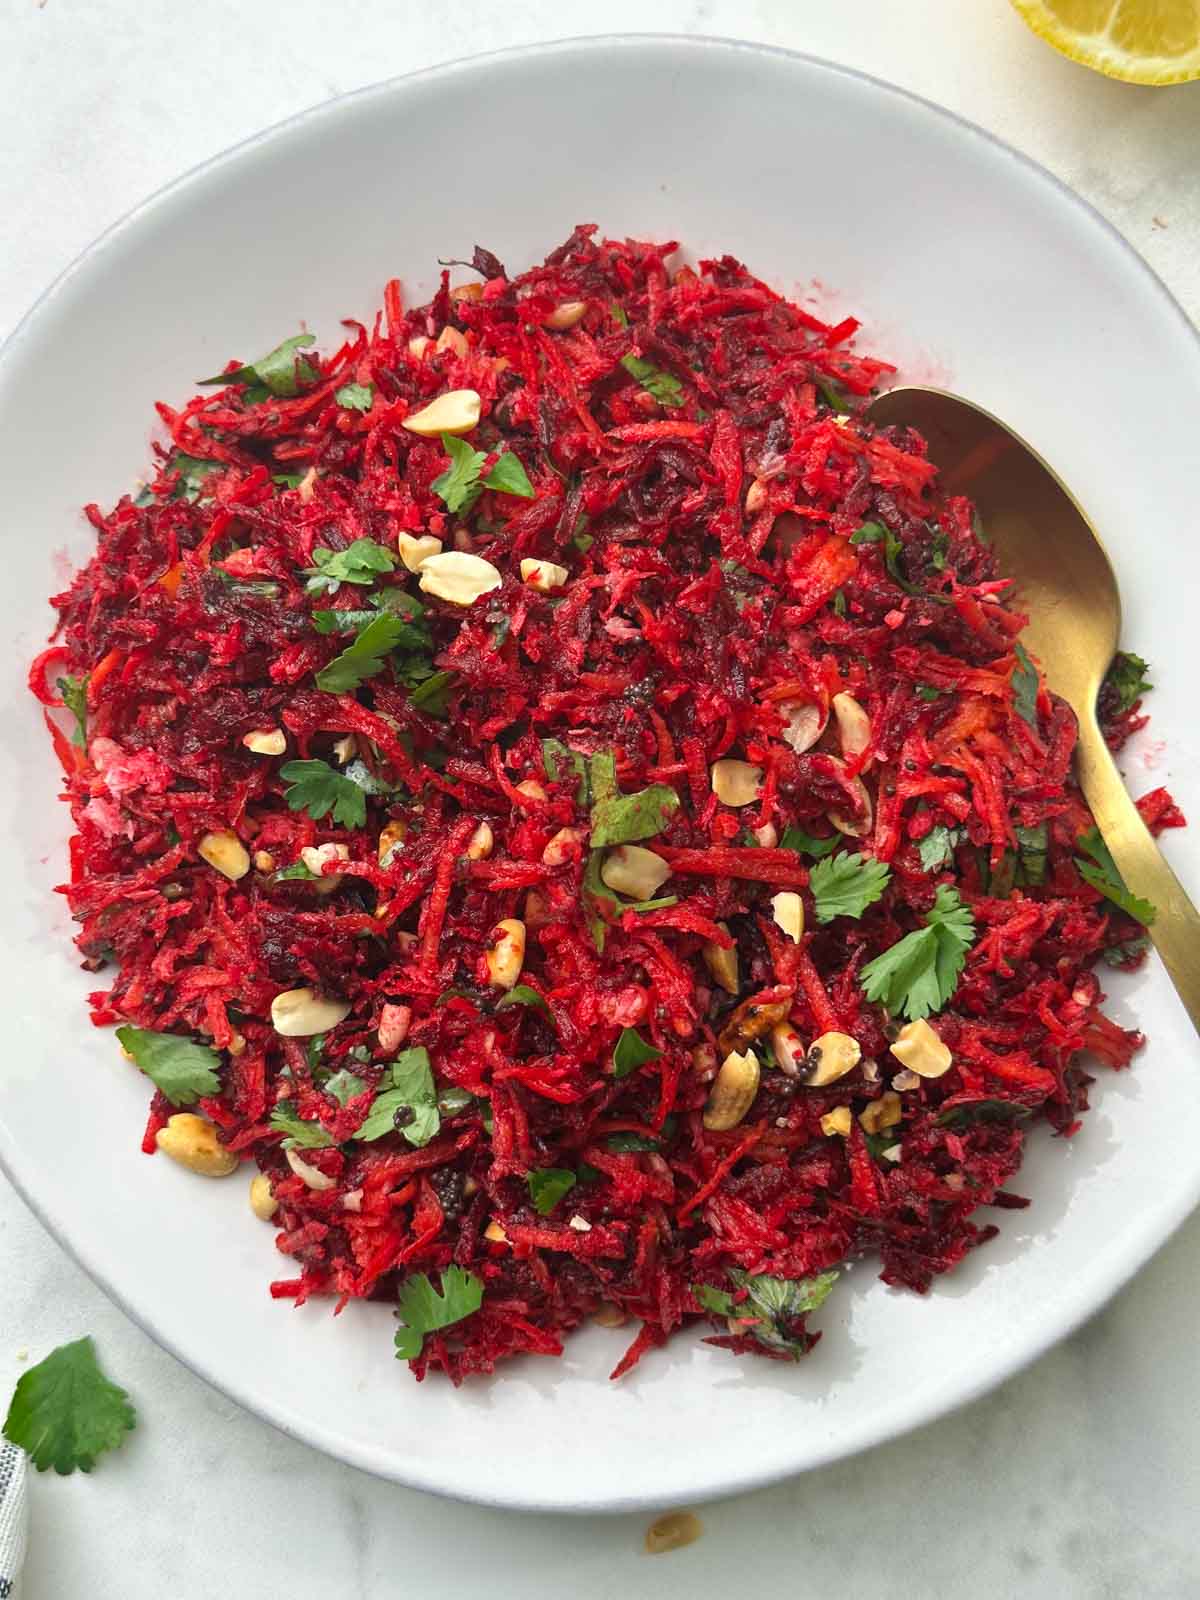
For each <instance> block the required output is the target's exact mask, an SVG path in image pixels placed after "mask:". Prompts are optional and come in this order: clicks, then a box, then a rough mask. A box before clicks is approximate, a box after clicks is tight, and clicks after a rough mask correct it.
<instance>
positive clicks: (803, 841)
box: [779, 823, 842, 860]
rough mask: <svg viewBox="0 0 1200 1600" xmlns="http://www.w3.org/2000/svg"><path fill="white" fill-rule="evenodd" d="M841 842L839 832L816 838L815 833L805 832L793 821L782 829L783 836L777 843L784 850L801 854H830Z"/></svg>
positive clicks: (818, 856)
mask: <svg viewBox="0 0 1200 1600" xmlns="http://www.w3.org/2000/svg"><path fill="white" fill-rule="evenodd" d="M841 842H842V835H841V834H840V833H831V834H830V835H829V836H828V838H823V839H822V838H818V837H817V835H816V834H815V833H805V831H804V829H803V828H799V827H797V826H796V825H795V824H794V823H793V824H792V826H791V827H790V828H785V829H784V830H783V838H782V839H780V841H779V843H780V846H781V848H782V849H784V850H796V851H798V852H799V854H800V855H802V856H814V857H816V859H818V860H819V859H820V858H821V857H822V856H831V855H832V854H833V852H834V851H835V850H836V849H837V847H838V845H839V844H841Z"/></svg>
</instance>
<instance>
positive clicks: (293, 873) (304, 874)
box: [271, 861, 322, 883]
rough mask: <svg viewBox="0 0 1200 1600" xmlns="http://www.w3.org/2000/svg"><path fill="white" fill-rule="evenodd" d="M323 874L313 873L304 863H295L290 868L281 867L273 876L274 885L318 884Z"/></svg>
mask: <svg viewBox="0 0 1200 1600" xmlns="http://www.w3.org/2000/svg"><path fill="white" fill-rule="evenodd" d="M321 876H322V874H321V873H319V872H311V871H310V870H309V868H308V867H306V866H305V865H304V863H303V861H293V862H292V864H291V866H290V867H280V868H279V870H278V872H273V873H272V874H271V882H272V883H316V881H317V879H318V878H319V877H321Z"/></svg>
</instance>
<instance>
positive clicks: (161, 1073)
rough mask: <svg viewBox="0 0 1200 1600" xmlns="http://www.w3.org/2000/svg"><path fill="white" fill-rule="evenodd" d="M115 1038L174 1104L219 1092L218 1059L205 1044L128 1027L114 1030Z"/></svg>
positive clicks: (146, 1029)
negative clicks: (115, 1032)
mask: <svg viewBox="0 0 1200 1600" xmlns="http://www.w3.org/2000/svg"><path fill="white" fill-rule="evenodd" d="M117 1040H118V1042H119V1043H120V1045H121V1047H122V1049H124V1050H127V1051H128V1053H129V1054H130V1055H131V1056H132V1057H133V1059H134V1061H135V1062H136V1064H137V1066H138V1067H139V1068H140V1070H141V1071H142V1072H144V1073H145V1074H146V1076H147V1077H148V1078H149V1079H150V1081H151V1083H152V1084H153V1085H154V1087H155V1088H156V1089H158V1090H160V1091H161V1093H162V1094H164V1095H166V1097H167V1099H168V1100H169V1101H170V1102H171V1104H172V1105H173V1106H194V1105H195V1103H196V1101H197V1100H199V1099H200V1098H201V1097H202V1096H206V1095H212V1094H219V1093H220V1089H221V1081H220V1079H219V1078H218V1077H217V1069H218V1068H219V1067H220V1065H221V1058H220V1056H218V1054H217V1052H216V1051H215V1050H213V1049H211V1048H210V1047H209V1046H208V1045H206V1044H197V1043H196V1041H195V1040H194V1039H185V1038H182V1037H181V1036H180V1035H179V1034H177V1033H155V1032H154V1030H153V1029H152V1028H131V1027H128V1026H127V1027H123V1028H118V1029H117Z"/></svg>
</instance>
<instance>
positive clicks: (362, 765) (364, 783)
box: [344, 758, 396, 794]
mask: <svg viewBox="0 0 1200 1600" xmlns="http://www.w3.org/2000/svg"><path fill="white" fill-rule="evenodd" d="M344 776H345V777H347V778H349V779H350V782H351V783H356V784H357V785H358V787H359V788H360V789H361V790H362V792H363V793H364V794H395V793H396V785H395V784H391V783H389V782H388V781H387V779H386V778H380V777H379V776H377V774H375V773H374V772H372V771H371V769H370V767H369V766H368V765H367V763H366V762H365V761H360V760H358V759H357V758H356V759H355V760H353V761H351V762H348V763H347V765H346V768H345V773H344Z"/></svg>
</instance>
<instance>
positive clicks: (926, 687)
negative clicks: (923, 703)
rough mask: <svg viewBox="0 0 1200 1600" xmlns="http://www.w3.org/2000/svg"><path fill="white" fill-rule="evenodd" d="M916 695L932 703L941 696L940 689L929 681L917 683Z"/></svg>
mask: <svg viewBox="0 0 1200 1600" xmlns="http://www.w3.org/2000/svg"><path fill="white" fill-rule="evenodd" d="M917 697H918V699H921V700H927V701H929V703H930V704H932V703H933V701H935V700H940V699H941V698H942V691H941V690H940V689H935V688H934V687H933V685H932V684H931V683H919V684H918V685H917Z"/></svg>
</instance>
